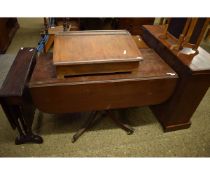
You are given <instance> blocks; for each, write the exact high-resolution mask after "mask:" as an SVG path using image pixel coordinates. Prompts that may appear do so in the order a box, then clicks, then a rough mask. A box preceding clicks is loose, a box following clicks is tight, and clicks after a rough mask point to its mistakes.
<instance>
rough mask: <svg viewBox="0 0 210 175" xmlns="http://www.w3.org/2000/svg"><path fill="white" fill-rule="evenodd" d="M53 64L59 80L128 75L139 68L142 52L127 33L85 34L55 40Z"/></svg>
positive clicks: (57, 37) (96, 32)
mask: <svg viewBox="0 0 210 175" xmlns="http://www.w3.org/2000/svg"><path fill="white" fill-rule="evenodd" d="M54 42H55V44H54V50H53V53H54V55H53V64H54V65H55V66H56V71H57V74H58V77H60V76H61V77H63V76H68V75H79V74H93V73H110V72H127V71H129V72H130V71H132V70H133V69H135V68H137V67H138V64H139V61H141V60H142V56H141V52H140V51H139V49H138V47H137V45H136V44H135V42H134V41H133V39H132V37H131V35H130V34H129V32H127V31H111V30H110V31H109V30H108V31H107V30H105V31H88V32H87V31H85V32H84V31H83V32H68V33H66V32H65V33H60V34H57V35H56V36H55V40H54Z"/></svg>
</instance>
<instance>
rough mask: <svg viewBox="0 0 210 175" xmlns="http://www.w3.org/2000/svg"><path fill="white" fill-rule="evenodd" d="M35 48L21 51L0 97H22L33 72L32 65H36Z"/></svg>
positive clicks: (3, 85)
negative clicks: (29, 75)
mask: <svg viewBox="0 0 210 175" xmlns="http://www.w3.org/2000/svg"><path fill="white" fill-rule="evenodd" d="M35 55H36V49H35V48H23V49H21V50H19V52H18V54H17V56H16V59H15V61H14V63H13V64H12V66H11V68H10V70H9V73H8V75H7V77H6V79H5V81H4V83H3V84H2V87H1V89H0V97H21V96H22V95H23V91H24V88H25V83H26V82H27V80H28V79H27V78H28V74H29V73H31V72H32V70H31V65H32V64H34V63H35V58H34V57H35Z"/></svg>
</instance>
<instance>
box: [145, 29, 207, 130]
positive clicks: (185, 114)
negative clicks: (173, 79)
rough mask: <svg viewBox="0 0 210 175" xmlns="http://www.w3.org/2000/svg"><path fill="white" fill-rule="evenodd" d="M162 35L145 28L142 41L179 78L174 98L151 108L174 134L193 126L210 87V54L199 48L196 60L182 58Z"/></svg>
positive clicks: (156, 30)
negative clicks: (192, 119) (194, 114)
mask: <svg viewBox="0 0 210 175" xmlns="http://www.w3.org/2000/svg"><path fill="white" fill-rule="evenodd" d="M162 32H163V31H162V30H161V27H160V26H144V33H143V39H144V41H145V42H146V43H147V44H148V45H149V46H150V47H151V48H153V49H154V50H155V51H156V52H157V53H158V54H159V55H160V56H161V58H163V59H164V60H165V61H166V63H168V64H169V65H170V66H171V67H172V68H173V69H174V70H175V71H176V72H177V73H178V75H179V81H178V83H177V86H176V89H175V91H174V93H173V95H172V96H171V98H170V99H168V100H167V101H166V102H165V103H162V104H160V105H155V106H152V107H151V109H152V110H153V112H154V113H155V115H156V117H157V118H158V120H159V121H160V122H161V124H162V126H163V128H164V129H165V131H173V130H177V129H183V128H188V127H189V126H190V124H191V122H190V119H191V117H192V116H193V113H194V112H195V110H196V108H197V107H198V105H199V103H200V102H201V100H202V98H203V97H204V95H205V93H206V91H207V90H208V88H209V86H210V55H209V53H207V52H206V51H204V50H203V49H202V48H199V54H198V55H196V56H194V57H188V56H180V55H178V52H176V51H172V50H171V49H170V45H169V44H168V42H166V41H165V40H164V39H162V38H160V37H159V36H160V35H161V34H162Z"/></svg>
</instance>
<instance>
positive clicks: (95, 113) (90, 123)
mask: <svg viewBox="0 0 210 175" xmlns="http://www.w3.org/2000/svg"><path fill="white" fill-rule="evenodd" d="M96 116H97V112H93V113H92V114H91V115H90V117H89V118H88V119H87V121H86V122H85V123H84V125H83V126H82V128H80V129H79V130H78V131H77V132H76V134H74V135H73V137H72V140H71V142H72V143H74V142H76V141H77V140H78V139H79V137H80V136H81V135H82V134H83V133H84V132H85V131H86V130H87V129H88V128H89V127H90V126H91V125H92V124H93V122H94V121H95V119H96Z"/></svg>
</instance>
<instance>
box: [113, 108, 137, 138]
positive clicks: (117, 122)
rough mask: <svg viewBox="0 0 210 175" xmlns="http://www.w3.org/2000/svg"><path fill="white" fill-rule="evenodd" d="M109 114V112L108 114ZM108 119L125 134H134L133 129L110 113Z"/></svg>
mask: <svg viewBox="0 0 210 175" xmlns="http://www.w3.org/2000/svg"><path fill="white" fill-rule="evenodd" d="M109 113H110V112H109ZM109 116H110V118H111V119H112V120H113V121H114V122H115V123H116V124H117V125H118V126H119V127H120V128H122V129H123V130H124V131H126V132H127V134H128V135H131V134H133V133H134V128H132V127H131V126H130V125H128V124H126V123H124V122H122V121H121V120H120V119H119V118H116V117H115V116H114V115H113V114H111V113H110V115H109Z"/></svg>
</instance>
